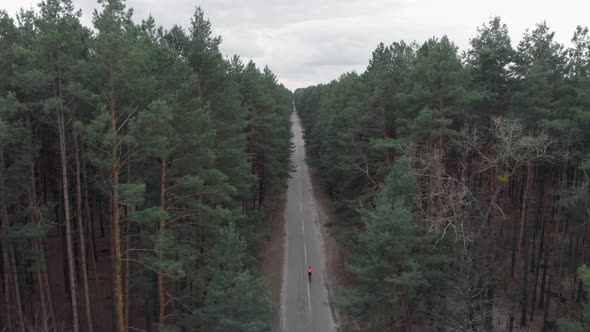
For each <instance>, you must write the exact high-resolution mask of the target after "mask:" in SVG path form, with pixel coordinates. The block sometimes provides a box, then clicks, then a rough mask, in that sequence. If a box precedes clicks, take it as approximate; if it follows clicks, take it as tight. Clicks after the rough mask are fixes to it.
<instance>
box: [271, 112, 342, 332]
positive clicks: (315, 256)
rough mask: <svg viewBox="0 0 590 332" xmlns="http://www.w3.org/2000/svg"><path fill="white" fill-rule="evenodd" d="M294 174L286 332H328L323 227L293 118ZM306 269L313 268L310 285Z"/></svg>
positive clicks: (289, 206) (288, 208) (284, 305)
mask: <svg viewBox="0 0 590 332" xmlns="http://www.w3.org/2000/svg"><path fill="white" fill-rule="evenodd" d="M291 122H292V127H291V128H292V131H293V135H294V137H293V141H294V144H295V150H294V152H293V155H292V157H291V159H292V162H293V165H294V167H295V171H294V172H292V173H291V178H290V179H289V189H288V193H287V204H286V208H285V223H286V224H285V260H284V270H283V285H282V291H281V310H282V312H281V328H282V330H283V331H288V332H296V331H306V332H328V331H333V330H334V321H333V318H332V312H331V309H330V306H329V303H328V292H327V289H326V266H325V265H326V264H325V261H326V259H325V255H324V247H323V243H322V236H321V233H320V229H319V227H320V225H319V223H318V220H317V215H318V214H317V213H316V208H319V206H317V204H316V202H315V201H314V196H313V190H312V184H311V179H310V176H309V173H308V169H307V165H306V163H305V150H304V144H303V137H302V131H301V124H300V121H299V117H298V116H297V114H296V113H295V112H293V114H292V116H291ZM307 266H311V267H312V268H313V275H312V280H311V282H309V281H308V278H307Z"/></svg>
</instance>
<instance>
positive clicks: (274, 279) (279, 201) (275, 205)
mask: <svg viewBox="0 0 590 332" xmlns="http://www.w3.org/2000/svg"><path fill="white" fill-rule="evenodd" d="M286 200H287V191H286V190H285V191H284V192H283V194H282V195H278V196H276V198H274V199H273V201H272V202H270V203H269V204H268V206H267V207H266V209H265V214H266V215H265V218H264V227H265V229H266V230H268V231H270V233H271V234H270V237H268V238H267V239H265V240H262V241H261V243H260V244H259V248H258V252H259V253H260V257H261V264H260V271H258V272H259V273H260V274H262V276H263V277H264V279H265V281H266V287H267V289H269V290H270V293H271V299H272V305H273V309H274V312H273V317H272V322H271V324H272V326H273V328H275V329H277V330H278V329H279V327H280V317H281V310H280V305H281V287H282V281H283V261H284V250H285V247H284V242H285V241H284V240H285V213H284V212H285V202H286Z"/></svg>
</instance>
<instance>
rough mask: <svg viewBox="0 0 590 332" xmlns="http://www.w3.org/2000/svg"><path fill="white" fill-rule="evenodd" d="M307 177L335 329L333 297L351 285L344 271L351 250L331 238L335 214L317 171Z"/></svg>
mask: <svg viewBox="0 0 590 332" xmlns="http://www.w3.org/2000/svg"><path fill="white" fill-rule="evenodd" d="M308 169H309V176H310V178H311V184H312V187H313V195H314V201H315V203H316V206H315V210H316V220H317V222H318V223H319V225H320V226H321V227H320V230H321V233H322V240H323V244H324V253H325V255H326V271H327V274H328V278H327V279H328V280H329V282H328V283H327V285H326V286H327V288H328V294H329V297H330V304H331V307H332V313H333V315H334V323H335V324H336V327H339V326H340V323H341V322H342V320H341V319H342V318H341V315H340V313H339V312H338V310H337V308H336V306H335V305H334V303H335V300H336V299H335V296H336V295H337V292H338V290H340V289H342V288H344V287H346V286H350V285H351V284H352V280H353V279H352V275H351V274H350V273H348V272H347V271H346V264H347V263H348V261H349V259H350V257H351V254H352V250H350V249H348V248H346V247H344V246H343V245H341V244H340V243H339V242H338V241H337V240H336V238H335V237H334V236H333V229H332V228H330V226H329V224H330V221H333V220H335V214H334V211H333V209H332V207H331V203H332V200H331V199H330V196H329V195H328V194H327V193H326V192H325V191H324V189H323V188H322V187H321V185H320V183H319V179H318V175H317V170H316V169H315V168H313V167H309V168H308Z"/></svg>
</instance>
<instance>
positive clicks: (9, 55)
mask: <svg viewBox="0 0 590 332" xmlns="http://www.w3.org/2000/svg"><path fill="white" fill-rule="evenodd" d="M99 3H100V6H99V7H100V8H99V9H98V10H97V11H95V12H94V15H93V25H94V30H93V31H91V30H90V29H89V28H87V27H84V26H83V25H82V24H81V22H80V17H81V13H80V12H79V11H77V10H76V9H75V8H74V6H73V2H72V1H71V0H47V1H44V2H42V3H41V4H40V5H39V10H38V11H37V12H35V11H32V10H31V11H21V12H20V14H19V16H18V18H17V20H13V19H12V18H11V17H10V16H9V15H8V14H7V13H6V12H4V11H0V161H1V162H2V163H0V165H1V167H0V210H4V208H6V211H7V217H8V225H7V227H6V228H4V227H2V230H1V231H2V234H0V239H1V240H2V244H3V245H4V244H5V243H6V244H9V245H14V248H15V255H16V258H17V260H20V259H21V258H22V259H23V260H25V259H26V260H27V263H26V264H29V261H31V259H30V258H31V257H34V258H35V261H34V262H33V263H30V264H34V265H31V266H28V265H27V268H30V269H31V271H32V272H34V271H35V270H34V269H33V268H37V267H39V268H41V269H45V266H44V261H43V252H41V250H39V249H37V245H36V243H37V240H45V239H48V238H49V239H51V238H52V237H54V236H57V233H56V232H57V231H63V229H62V227H55V223H54V222H53V220H61V216H60V215H59V214H63V205H62V204H63V198H62V196H61V195H62V193H61V190H62V189H61V188H60V187H59V186H61V182H60V178H61V174H57V173H56V174H53V172H57V170H59V169H60V167H61V166H62V164H61V161H59V160H60V158H59V155H58V152H59V147H58V148H56V147H55V146H54V142H55V141H57V137H58V134H63V136H62V137H64V138H65V141H66V149H65V151H66V163H67V165H66V167H67V170H68V173H69V175H68V176H69V177H70V178H69V179H68V180H69V184H70V187H71V188H70V190H71V192H70V199H71V201H72V202H74V201H75V200H76V198H80V199H81V208H82V219H83V220H82V222H83V225H84V226H87V225H92V226H93V227H96V225H93V224H92V223H94V222H98V220H100V222H101V226H103V227H104V228H108V227H113V226H114V225H113V223H112V219H111V220H109V218H112V217H113V216H112V215H111V213H110V212H112V206H113V205H112V204H109V203H110V202H109V200H111V199H112V198H113V197H114V196H115V194H117V195H118V201H117V202H115V204H118V207H119V208H120V209H119V210H120V215H119V216H118V217H120V223H119V224H118V225H117V226H120V229H121V231H122V233H123V234H121V238H120V239H114V241H117V242H116V243H118V244H120V245H121V247H122V248H121V249H122V250H121V251H122V252H123V255H124V256H126V257H125V259H129V262H130V263H129V264H130V265H131V266H132V269H133V271H134V272H133V278H135V279H134V280H132V282H131V283H130V288H129V289H127V290H126V292H128V294H129V298H130V301H131V302H133V303H131V304H130V307H134V306H142V308H144V309H145V310H144V311H145V317H146V318H147V317H152V316H153V315H154V311H157V310H158V309H159V308H157V307H155V306H154V300H153V296H154V295H155V294H157V292H158V285H156V284H155V279H156V277H155V276H156V275H157V274H161V275H163V276H164V288H165V289H164V291H165V292H164V294H165V295H164V296H165V297H166V303H168V305H167V307H166V308H165V311H166V315H167V317H170V318H169V319H168V320H167V321H166V322H165V323H164V324H158V323H155V324H153V325H152V326H149V327H148V329H150V330H152V329H153V328H155V327H157V328H158V329H159V330H170V331H174V330H179V329H181V328H185V329H190V330H193V329H199V328H200V329H201V330H210V329H209V327H213V326H215V330H218V331H232V330H234V331H262V330H269V326H268V321H269V320H270V313H271V306H270V298H269V296H268V294H267V291H266V289H265V285H264V283H263V280H262V279H261V278H259V277H257V276H255V275H253V274H252V273H251V272H250V271H249V268H251V266H252V264H253V263H255V262H256V256H255V255H254V251H255V249H256V247H257V246H256V245H257V244H258V241H259V240H260V239H261V238H262V237H263V236H264V235H265V234H267V232H266V231H265V230H263V229H262V227H261V224H262V223H261V220H262V218H263V217H264V213H265V211H264V209H265V207H266V202H267V201H268V198H271V199H273V198H274V197H275V196H278V195H276V194H278V193H279V192H280V191H281V190H282V189H283V188H284V184H285V180H286V178H287V177H288V174H289V173H288V172H289V160H290V154H291V151H292V149H291V142H290V139H291V132H290V126H291V123H290V117H291V107H292V94H291V92H290V91H289V90H287V89H286V88H285V87H284V86H282V85H281V84H279V83H278V81H277V78H276V77H275V75H274V74H273V73H272V72H271V71H270V69H268V68H264V70H259V69H258V68H257V67H256V66H255V65H254V63H252V62H251V63H249V64H248V65H247V66H244V65H243V64H242V63H241V61H240V60H239V58H238V57H237V56H235V57H234V58H233V59H224V57H223V56H222V54H221V52H220V49H219V46H220V43H221V37H218V36H214V35H213V33H212V31H213V30H212V27H211V23H210V22H209V21H208V20H207V19H206V17H205V14H204V12H203V11H202V10H201V9H200V8H197V9H196V11H195V13H194V15H193V17H192V20H191V25H190V29H189V31H188V32H186V31H184V30H183V29H182V28H180V27H178V26H175V27H173V28H172V29H170V30H165V29H164V28H162V27H159V26H157V25H156V22H155V20H154V18H153V17H148V18H146V19H144V20H142V21H141V23H139V24H136V23H135V21H134V18H133V11H132V10H131V9H128V8H126V6H125V2H124V1H122V0H109V1H99ZM57 119H59V120H63V126H62V125H61V123H62V122H61V121H56V120H57ZM74 142H75V143H76V144H75V145H74ZM76 150H79V155H75V153H76ZM75 157H78V158H79V161H80V165H78V164H74V160H76V158H75ZM31 165H32V166H31ZM78 166H79V167H80V168H81V169H77V168H78ZM78 170H79V171H80V172H81V174H80V175H81V178H82V179H81V180H82V181H81V182H82V183H81V188H80V189H81V195H82V196H81V197H77V196H76V195H77V192H76V189H77V188H76V187H75V184H76V178H75V175H76V171H78ZM115 179H116V181H115ZM31 184H33V186H35V188H36V189H38V190H40V192H37V197H36V200H37V202H29V199H30V196H29V195H31V190H30V189H31V188H30V186H31ZM52 201H55V202H57V203H53V202H52ZM109 205H110V206H111V209H109ZM72 207H73V204H72ZM72 207H71V210H72V211H70V212H72V216H75V217H78V215H77V214H78V211H76V209H74V208H72ZM88 209H90V211H88ZM87 212H88V213H87ZM87 215H90V220H86V217H87ZM95 215H96V216H100V218H96V219H95V218H94V216H95ZM0 218H3V216H0ZM2 221H4V219H3V220H2ZM92 229H94V230H96V228H92ZM74 230H76V231H77V227H75V228H74ZM101 230H102V227H101ZM85 231H86V232H88V234H90V232H89V231H88V229H86V230H85ZM112 233H113V232H107V233H106V234H108V235H107V236H111V234H112ZM72 236H73V237H74V243H75V244H76V245H77V244H78V243H79V242H78V241H79V240H80V239H77V237H78V236H79V235H78V234H77V232H73V234H72ZM88 240H89V239H87V241H86V244H87V246H89V243H90V241H88ZM105 240H106V239H105ZM233 241H235V243H234V242H233ZM33 244H35V249H31V248H30V247H32V246H33ZM93 245H96V243H94V242H93ZM94 249H95V250H96V248H94ZM76 250H77V249H76ZM225 250H227V251H225ZM228 253H229V254H228ZM89 257H91V255H89ZM224 262H225V263H227V262H231V263H232V264H233V265H232V267H231V268H228V267H226V268H223V267H221V266H220V265H221V264H222V263H224ZM78 263H79V261H78V258H77V259H76V264H78ZM214 265H215V266H214ZM99 273H100V272H99ZM213 275H214V276H215V278H212V276H213ZM27 278H28V277H27ZM34 278H36V274H35V277H34ZM33 283H36V284H40V283H39V282H38V281H36V280H35V281H34V282H33ZM50 284H52V283H50ZM27 294H29V293H27ZM27 296H28V295H27ZM136 301H137V303H136ZM156 302H157V301H156ZM109 305H110V304H109ZM33 311H36V312H41V308H34V310H33ZM33 311H31V312H33ZM199 312H200V313H203V314H202V315H201V316H199V319H198V320H197V321H191V317H192V315H193V314H195V315H196V313H199ZM226 314H227V315H226ZM25 315H28V313H27V314H25ZM129 316H130V317H132V319H142V318H137V317H135V316H136V315H129ZM25 318H27V319H28V317H25ZM128 323H129V326H133V325H134V324H133V322H128ZM3 327H4V326H2V325H0V329H1V328H3ZM9 329H10V328H9Z"/></svg>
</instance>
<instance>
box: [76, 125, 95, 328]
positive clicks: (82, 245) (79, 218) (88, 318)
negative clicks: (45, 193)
mask: <svg viewBox="0 0 590 332" xmlns="http://www.w3.org/2000/svg"><path fill="white" fill-rule="evenodd" d="M74 150H75V151H74V155H75V160H76V220H77V222H78V237H79V241H80V244H79V246H80V264H81V266H80V270H81V271H82V283H83V285H84V302H85V303H84V306H85V307H86V324H87V327H88V330H87V331H89V332H92V331H93V327H92V307H91V306H90V289H89V285H88V269H87V267H86V236H85V234H84V223H83V221H82V181H81V178H80V172H81V167H80V147H79V144H78V133H77V132H76V130H74Z"/></svg>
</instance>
